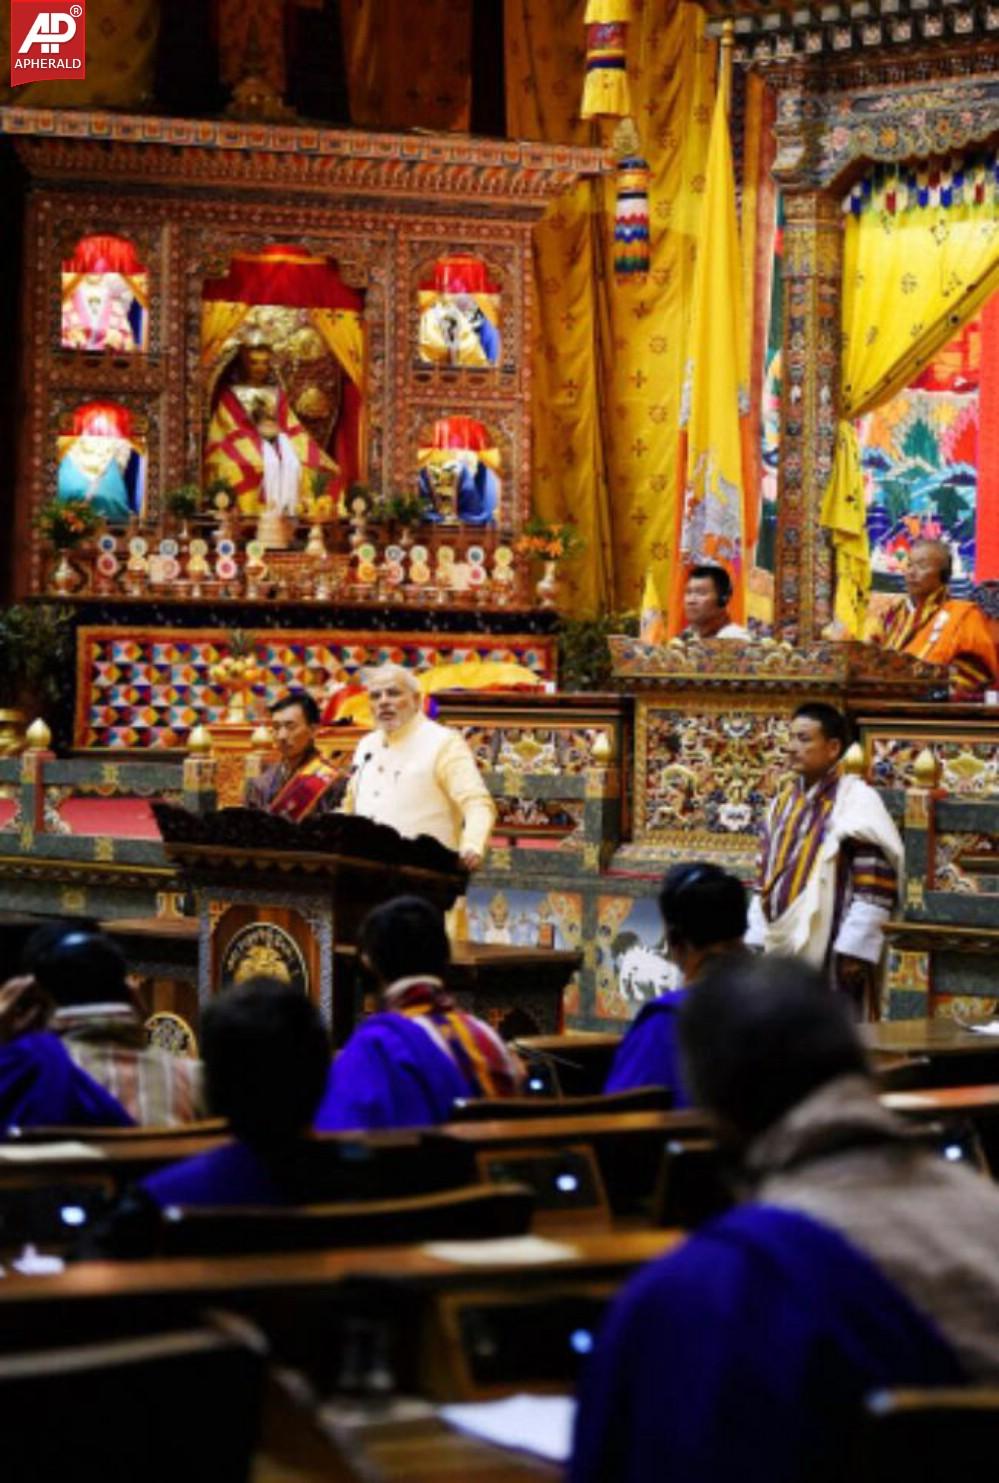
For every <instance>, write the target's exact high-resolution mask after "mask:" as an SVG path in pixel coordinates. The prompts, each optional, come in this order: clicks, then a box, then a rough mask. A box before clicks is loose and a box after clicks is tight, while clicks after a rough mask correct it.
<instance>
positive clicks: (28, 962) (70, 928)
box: [18, 917, 100, 973]
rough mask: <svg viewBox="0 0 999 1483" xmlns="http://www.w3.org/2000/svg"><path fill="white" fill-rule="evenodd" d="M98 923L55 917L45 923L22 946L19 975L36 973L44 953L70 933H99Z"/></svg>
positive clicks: (77, 918)
mask: <svg viewBox="0 0 999 1483" xmlns="http://www.w3.org/2000/svg"><path fill="white" fill-rule="evenodd" d="M99 931H100V928H99V927H98V925H97V923H96V921H94V919H93V918H92V917H53V918H52V920H51V921H48V922H43V923H42V924H41V926H40V927H35V928H34V930H33V931H32V932H31V933H30V934H29V935H28V936H27V937H26V938H25V940H24V942H23V943H22V945H21V952H20V956H19V957H18V972H19V973H34V971H35V964H36V963H37V962H38V959H39V958H40V957H41V956H42V954H43V953H46V952H48V950H49V948H50V947H52V946H54V944H55V943H57V942H58V941H59V939H60V937H65V936H66V935H67V934H68V933H70V932H87V933H93V932H99Z"/></svg>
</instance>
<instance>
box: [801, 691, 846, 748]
mask: <svg viewBox="0 0 999 1483" xmlns="http://www.w3.org/2000/svg"><path fill="white" fill-rule="evenodd" d="M799 718H800V719H801V720H803V721H815V722H817V723H818V725H819V726H820V727H821V728H822V735H823V736H824V737H825V739H826V741H838V742H839V751H840V756H842V755H843V753H844V752H845V751H846V749H847V747H848V746H849V745H850V742H851V740H852V731H851V727H850V723H849V721H848V720H847V719H846V717H845V716H844V714H843V712H842V711H838V710H837V709H836V707H835V706H834V705H827V704H826V703H825V701H824V700H809V701H806V702H805V704H804V705H799V707H798V709H797V710H796V711H795V713H794V715H793V716H792V717H791V720H792V721H797V720H798V719H799Z"/></svg>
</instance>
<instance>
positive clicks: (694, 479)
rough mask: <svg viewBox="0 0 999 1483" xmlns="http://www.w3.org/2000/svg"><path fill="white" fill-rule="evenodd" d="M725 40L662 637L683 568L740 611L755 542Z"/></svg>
mask: <svg viewBox="0 0 999 1483" xmlns="http://www.w3.org/2000/svg"><path fill="white" fill-rule="evenodd" d="M729 56H730V43H729V45H726V44H725V43H724V42H723V50H722V75H721V80H720V85H719V88H718V96H717V99H716V101H715V108H714V116H713V118H712V123H711V138H710V142H709V144H708V164H707V172H706V186H705V193H704V205H703V208H702V211H701V220H700V225H699V230H698V238H697V261H696V264H695V267H694V286H693V293H692V309H691V319H690V334H689V345H690V352H689V355H688V359H687V364H686V368H685V373H684V383H683V392H682V396H681V403H680V436H679V441H678V456H677V485H678V489H677V516H676V519H677V530H676V544H675V547H674V559H673V565H672V570H671V572H670V598H669V618H668V624H667V629H668V633H669V635H670V637H673V636H674V635H676V634H678V633H679V632H680V631H681V629H682V628H683V590H684V587H685V585H686V579H687V573H688V571H689V569H690V567H691V566H692V565H695V564H696V563H698V562H706V563H710V564H713V565H716V566H722V567H724V568H725V570H726V571H727V572H728V573H729V576H730V577H731V579H732V593H733V595H732V603H731V609H732V616H733V618H734V619H735V621H736V622H740V623H741V622H742V621H743V620H744V618H745V615H746V566H747V562H746V555H747V551H749V550H750V549H751V547H752V543H753V541H754V540H755V531H754V530H753V529H752V525H753V524H754V520H753V516H752V512H751V511H749V510H748V509H747V507H746V506H747V501H746V481H745V479H744V477H743V467H744V462H745V461H746V458H745V453H746V451H748V450H746V440H747V438H748V416H749V394H748V378H747V366H746V359H747V356H746V334H745V322H744V319H743V314H742V264H741V258H740V252H739V227H738V221H737V219H736V209H735V175H734V172H733V168H732V143H731V139H730V136H729V127H728V106H729V96H730V91H731V81H730V74H729V68H730V65H731V64H730V60H729Z"/></svg>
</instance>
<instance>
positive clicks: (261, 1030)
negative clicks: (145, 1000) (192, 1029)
mask: <svg viewBox="0 0 999 1483" xmlns="http://www.w3.org/2000/svg"><path fill="white" fill-rule="evenodd" d="M201 1054H202V1057H203V1059H204V1063H205V1083H206V1089H207V1094H208V1101H209V1105H210V1106H211V1108H212V1110H213V1112H215V1113H216V1114H217V1115H218V1116H219V1117H225V1118H228V1119H229V1122H230V1124H231V1126H232V1129H233V1132H234V1133H235V1134H236V1136H237V1137H239V1138H243V1139H245V1140H246V1142H247V1143H253V1144H256V1145H258V1146H263V1147H266V1146H268V1145H272V1146H273V1145H280V1144H281V1143H283V1142H287V1141H288V1140H289V1139H291V1138H294V1137H295V1136H296V1135H297V1134H299V1133H301V1132H303V1131H304V1130H305V1129H306V1128H309V1127H311V1125H312V1122H313V1119H314V1118H315V1115H316V1110H317V1108H318V1107H319V1103H320V1101H321V1099H322V1096H323V1092H324V1091H325V1089H326V1079H327V1076H328V1074H329V1064H330V1042H329V1036H328V1035H327V1033H326V1027H325V1025H324V1024H323V1021H322V1018H321V1016H320V1014H319V1011H318V1009H316V1007H315V1005H314V1004H313V1003H312V1001H311V1000H310V999H309V998H308V996H307V995H305V994H303V993H302V991H301V989H296V988H293V987H292V986H291V985H290V984H285V983H281V982H279V981H278V980H277V979H270V978H254V979H250V980H249V981H248V982H247V983H245V984H238V985H236V986H235V987H233V988H230V989H223V990H222V991H221V993H219V994H218V995H217V996H216V998H214V999H213V1000H212V1001H211V1003H210V1004H209V1005H208V1007H207V1008H206V1010H205V1012H204V1014H203V1016H202V1019H201Z"/></svg>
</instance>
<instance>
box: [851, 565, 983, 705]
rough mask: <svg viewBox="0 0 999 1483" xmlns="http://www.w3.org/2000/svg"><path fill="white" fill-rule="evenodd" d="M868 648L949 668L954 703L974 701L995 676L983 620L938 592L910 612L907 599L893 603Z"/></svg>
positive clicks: (974, 608) (967, 605)
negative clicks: (972, 699) (872, 647)
mask: <svg viewBox="0 0 999 1483" xmlns="http://www.w3.org/2000/svg"><path fill="white" fill-rule="evenodd" d="M871 642H872V643H874V644H879V645H880V646H881V647H882V648H884V649H895V650H897V651H899V652H900V653H903V654H912V655H913V657H914V658H916V659H925V660H926V661H927V662H928V663H930V664H948V665H950V667H951V673H950V688H951V694H952V695H953V696H954V697H955V698H960V699H969V698H971V697H972V696H975V695H979V694H981V692H982V691H983V690H987V689H989V687H990V686H991V685H992V684H993V683H994V682H995V679H996V676H997V675H999V654H997V653H996V646H995V641H994V640H993V638H992V634H991V633H990V632H989V625H988V620H987V619H986V617H985V614H984V613H983V612H982V610H981V608H979V607H977V606H976V605H975V604H974V603H973V602H962V601H961V600H960V599H959V598H955V597H948V596H947V589H946V587H939V588H938V589H937V591H936V592H931V593H930V595H929V597H926V598H924V599H923V601H922V602H921V603H920V604H919V605H918V607H915V608H914V607H913V606H912V604H911V603H910V602H909V599H908V598H905V597H903V598H901V599H900V600H899V601H898V602H896V603H893V604H892V606H891V607H890V608H889V609H888V610H887V611H886V613H885V614H884V617H883V618H881V620H880V621H879V622H878V624H877V626H876V627H875V629H874V631H873V632H872V633H871Z"/></svg>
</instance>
